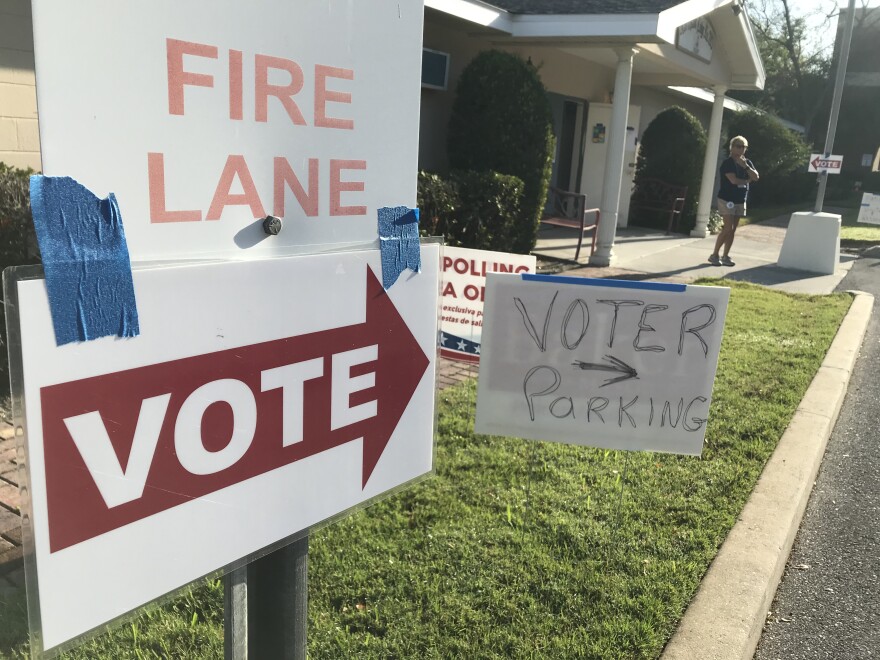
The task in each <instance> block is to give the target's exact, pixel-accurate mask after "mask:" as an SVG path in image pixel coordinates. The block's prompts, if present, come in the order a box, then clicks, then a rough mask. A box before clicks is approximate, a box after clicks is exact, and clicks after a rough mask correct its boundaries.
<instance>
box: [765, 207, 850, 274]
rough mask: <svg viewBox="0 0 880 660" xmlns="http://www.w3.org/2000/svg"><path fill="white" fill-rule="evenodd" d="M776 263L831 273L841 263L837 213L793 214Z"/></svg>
mask: <svg viewBox="0 0 880 660" xmlns="http://www.w3.org/2000/svg"><path fill="white" fill-rule="evenodd" d="M777 263H778V265H779V266H781V267H782V268H793V269H796V270H805V271H809V272H812V273H822V274H824V275H831V274H832V273H834V271H835V270H836V269H837V264H839V263H840V216H839V215H837V214H835V213H811V212H801V213H792V214H791V222H789V224H788V230H787V231H786V232H785V240H784V241H783V242H782V249H781V250H780V251H779V261H778V262H777Z"/></svg>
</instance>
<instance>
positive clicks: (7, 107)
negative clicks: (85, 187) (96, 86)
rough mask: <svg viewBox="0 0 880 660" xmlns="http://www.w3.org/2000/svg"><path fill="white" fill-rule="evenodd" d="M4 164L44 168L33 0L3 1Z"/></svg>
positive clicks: (0, 126) (0, 116) (0, 141)
mask: <svg viewBox="0 0 880 660" xmlns="http://www.w3.org/2000/svg"><path fill="white" fill-rule="evenodd" d="M0 162H4V163H6V164H7V165H13V166H15V167H21V168H25V167H32V168H34V169H35V170H39V169H40V135H39V131H38V128H37V90H36V84H35V82H34V41H33V27H32V24H31V4H30V2H29V0H3V1H2V2H0Z"/></svg>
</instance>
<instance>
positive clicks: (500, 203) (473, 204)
mask: <svg viewBox="0 0 880 660" xmlns="http://www.w3.org/2000/svg"><path fill="white" fill-rule="evenodd" d="M522 198H523V182H522V181H521V180H520V179H518V178H517V177H515V176H508V175H504V174H498V173H497V172H473V171H455V172H453V173H452V174H451V175H450V176H449V178H448V179H443V178H442V177H440V176H438V175H436V174H429V173H427V172H420V173H419V191H418V203H419V224H420V225H421V228H422V232H423V233H426V234H434V235H437V234H441V235H443V236H445V237H446V242H447V243H448V244H449V245H452V246H456V247H467V248H473V249H476V250H497V251H499V252H511V251H513V246H514V240H515V235H514V232H513V227H514V226H515V225H516V223H517V221H518V219H519V218H520V217H521V215H520V214H521V204H522Z"/></svg>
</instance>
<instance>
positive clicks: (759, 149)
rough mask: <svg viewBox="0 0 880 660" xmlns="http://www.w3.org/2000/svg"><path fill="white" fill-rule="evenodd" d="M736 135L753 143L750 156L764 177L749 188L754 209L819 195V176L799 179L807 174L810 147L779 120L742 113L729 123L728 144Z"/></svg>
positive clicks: (750, 144)
mask: <svg viewBox="0 0 880 660" xmlns="http://www.w3.org/2000/svg"><path fill="white" fill-rule="evenodd" d="M735 135H742V136H743V137H745V138H746V139H747V140H748V141H749V150H748V152H747V153H746V156H747V157H748V159H749V160H751V161H752V162H754V163H755V167H756V168H757V170H758V171H759V172H760V173H761V179H760V180H759V181H757V182H755V183H753V184H751V186H749V203H750V204H751V205H754V204H764V203H782V202H800V201H806V200H808V199H809V197H810V194H811V193H812V194H815V180H816V175H815V174H813V175H807V176H798V174H802V173H805V172H806V169H807V161H808V160H809V157H810V147H809V145H807V143H806V142H804V140H803V138H801V136H800V135H798V134H797V133H795V132H794V131H791V130H789V129H787V128H786V127H785V126H783V125H782V123H780V121H779V120H778V119H776V117H774V116H772V115H768V114H765V113H761V112H755V111H752V110H749V111H745V112H740V113H738V114H736V115H734V116H733V117H732V118H731V120H730V122H729V123H728V126H727V141H728V142H729V141H730V138H732V137H733V136H735Z"/></svg>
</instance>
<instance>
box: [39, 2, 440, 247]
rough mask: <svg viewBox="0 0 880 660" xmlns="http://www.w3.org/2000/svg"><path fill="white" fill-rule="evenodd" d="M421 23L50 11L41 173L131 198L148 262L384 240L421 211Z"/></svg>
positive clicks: (153, 8) (409, 12) (406, 14)
mask: <svg viewBox="0 0 880 660" xmlns="http://www.w3.org/2000/svg"><path fill="white" fill-rule="evenodd" d="M422 20H423V6H422V2H420V1H415V2H398V1H397V0H370V1H369V2H359V1H357V0H309V2H289V1H281V0H249V1H248V2H241V1H240V0H212V1H211V2H206V1H187V2H178V1H176V0H149V1H147V0H134V1H131V2H124V3H120V2H116V1H115V0H79V1H78V2H66V1H65V0H35V2H33V24H34V44H35V63H36V74H37V76H36V83H37V97H38V106H39V115H40V142H41V152H42V164H43V173H44V174H46V175H48V176H69V177H72V178H74V179H76V180H77V181H79V182H80V183H81V184H83V185H84V186H85V187H86V188H88V189H89V190H91V191H92V192H94V193H95V194H96V195H98V196H99V197H105V196H106V195H107V194H109V193H111V192H112V193H115V195H116V198H117V200H118V202H119V207H120V210H121V213H122V217H123V218H124V221H125V233H126V238H127V240H128V247H129V251H130V254H131V258H132V260H133V261H142V260H152V259H166V258H177V257H183V258H193V257H195V256H198V255H206V256H218V255H219V256H229V257H244V256H247V257H253V256H260V255H263V256H265V255H267V254H290V253H293V252H315V251H317V249H318V248H316V246H320V245H326V244H336V245H339V244H348V245H352V244H363V243H371V242H374V241H376V210H377V209H378V208H381V207H394V206H400V205H403V206H408V207H413V206H415V201H416V200H415V193H416V172H417V170H418V166H417V160H418V131H419V125H418V124H419V95H420V85H419V81H420V76H421V45H422ZM269 214H271V215H274V216H277V217H280V218H282V220H283V230H282V231H281V232H280V233H279V234H278V235H277V236H267V235H266V233H265V232H264V231H263V229H262V223H261V220H262V219H263V218H264V217H265V216H267V215H269Z"/></svg>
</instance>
